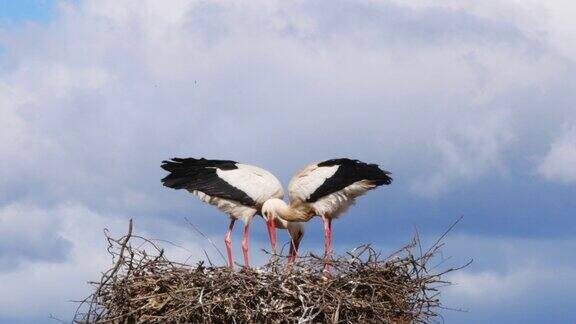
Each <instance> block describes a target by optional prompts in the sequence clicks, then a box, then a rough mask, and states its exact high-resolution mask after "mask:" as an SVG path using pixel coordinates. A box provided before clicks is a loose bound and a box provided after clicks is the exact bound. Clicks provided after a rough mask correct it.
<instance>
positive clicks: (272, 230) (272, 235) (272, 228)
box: [266, 217, 276, 254]
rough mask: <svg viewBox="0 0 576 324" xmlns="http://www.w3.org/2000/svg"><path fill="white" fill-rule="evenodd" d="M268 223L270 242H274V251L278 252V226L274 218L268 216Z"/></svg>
mask: <svg viewBox="0 0 576 324" xmlns="http://www.w3.org/2000/svg"><path fill="white" fill-rule="evenodd" d="M266 224H267V225H268V237H269V238H270V244H272V253H274V254H276V226H274V218H272V217H268V221H267V222H266Z"/></svg>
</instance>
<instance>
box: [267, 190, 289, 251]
mask: <svg viewBox="0 0 576 324" xmlns="http://www.w3.org/2000/svg"><path fill="white" fill-rule="evenodd" d="M285 207H287V204H286V203H285V202H284V200H282V199H278V198H272V199H268V200H266V202H264V205H262V217H263V218H264V220H265V221H266V224H267V225H268V237H269V238H270V244H272V252H274V253H276V222H277V221H279V220H281V218H280V216H279V215H278V213H279V210H281V209H282V208H285Z"/></svg>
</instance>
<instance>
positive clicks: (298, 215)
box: [276, 203, 310, 222]
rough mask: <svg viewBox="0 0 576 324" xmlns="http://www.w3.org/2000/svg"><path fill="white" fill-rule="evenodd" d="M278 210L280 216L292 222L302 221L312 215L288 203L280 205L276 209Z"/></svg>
mask: <svg viewBox="0 0 576 324" xmlns="http://www.w3.org/2000/svg"><path fill="white" fill-rule="evenodd" d="M276 212H277V213H278V216H280V218H282V219H284V220H287V221H290V222H302V221H307V220H309V219H310V217H308V215H306V213H304V212H302V211H300V210H298V209H296V208H293V207H292V206H290V205H288V204H286V203H283V204H281V205H279V206H278V207H277V209H276Z"/></svg>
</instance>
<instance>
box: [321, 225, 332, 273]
mask: <svg viewBox="0 0 576 324" xmlns="http://www.w3.org/2000/svg"><path fill="white" fill-rule="evenodd" d="M322 221H323V222H324V249H325V252H324V261H325V262H328V261H330V257H331V255H332V219H331V218H327V217H326V216H322ZM324 272H325V273H329V272H330V267H329V266H328V263H325V265H324Z"/></svg>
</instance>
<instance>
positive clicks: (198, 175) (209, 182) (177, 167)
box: [161, 158, 256, 206]
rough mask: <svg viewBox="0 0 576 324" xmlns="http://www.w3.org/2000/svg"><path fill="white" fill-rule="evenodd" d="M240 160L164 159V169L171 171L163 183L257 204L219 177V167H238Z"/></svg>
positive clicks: (226, 168)
mask: <svg viewBox="0 0 576 324" xmlns="http://www.w3.org/2000/svg"><path fill="white" fill-rule="evenodd" d="M237 164H238V162H235V161H230V160H207V159H204V158H201V159H194V158H184V159H182V158H173V159H172V160H170V161H162V165H161V167H162V169H164V170H166V171H168V172H170V174H168V175H167V176H166V177H165V178H164V179H162V183H163V184H164V186H166V187H169V188H173V189H186V190H188V191H190V192H192V191H194V190H197V191H200V192H203V193H205V194H207V195H209V196H213V197H218V198H224V199H229V200H234V201H237V202H239V203H241V204H243V205H246V206H256V202H255V201H254V199H252V198H251V197H250V196H248V195H247V194H246V193H245V192H244V191H242V190H240V189H238V188H236V187H234V186H233V185H231V184H230V183H228V182H226V181H225V180H224V179H222V178H220V177H218V174H217V173H216V170H217V169H220V170H234V169H238V166H237Z"/></svg>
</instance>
